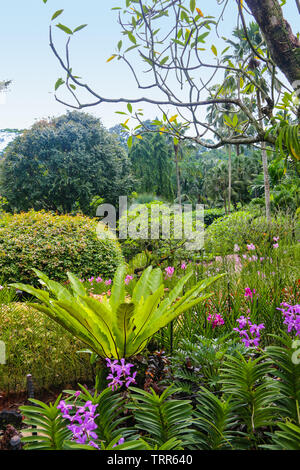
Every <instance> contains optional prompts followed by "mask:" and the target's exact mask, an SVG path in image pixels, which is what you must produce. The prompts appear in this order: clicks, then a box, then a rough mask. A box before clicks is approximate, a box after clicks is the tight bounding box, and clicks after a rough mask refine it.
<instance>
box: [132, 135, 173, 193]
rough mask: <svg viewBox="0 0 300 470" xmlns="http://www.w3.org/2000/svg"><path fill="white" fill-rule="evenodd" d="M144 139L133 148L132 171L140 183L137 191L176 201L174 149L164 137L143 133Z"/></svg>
mask: <svg viewBox="0 0 300 470" xmlns="http://www.w3.org/2000/svg"><path fill="white" fill-rule="evenodd" d="M141 135H142V139H141V140H137V141H136V142H135V143H134V144H133V145H132V147H131V149H130V152H129V158H130V160H131V162H132V171H133V173H134V175H135V177H136V178H137V180H138V181H139V183H138V187H137V191H138V192H141V193H155V194H157V196H158V197H163V198H165V199H166V200H172V199H174V189H173V185H172V173H173V169H174V164H173V161H172V148H171V147H170V145H169V144H168V142H167V139H166V137H165V136H164V135H160V134H159V133H158V132H157V133H154V134H152V133H151V134H145V133H141Z"/></svg>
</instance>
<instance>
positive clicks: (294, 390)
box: [266, 334, 300, 426]
mask: <svg viewBox="0 0 300 470" xmlns="http://www.w3.org/2000/svg"><path fill="white" fill-rule="evenodd" d="M276 338H277V339H278V340H279V341H280V342H281V343H283V345H284V347H283V346H275V345H274V346H268V347H267V349H266V354H267V356H268V357H269V358H270V359H271V360H272V362H273V363H274V364H276V368H274V369H273V370H272V371H271V375H272V376H273V377H275V378H276V379H277V380H275V384H276V388H277V392H276V393H275V395H274V401H275V403H276V406H277V407H278V411H279V414H280V415H281V416H282V417H283V418H287V419H290V420H293V421H294V423H296V424H297V425H298V426H300V363H298V364H297V363H296V362H295V361H293V360H292V359H293V354H294V350H293V347H292V342H293V340H292V338H290V337H289V336H288V335H287V334H282V335H281V336H280V337H279V336H276Z"/></svg>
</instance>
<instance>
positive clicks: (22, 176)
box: [1, 112, 133, 216]
mask: <svg viewBox="0 0 300 470" xmlns="http://www.w3.org/2000/svg"><path fill="white" fill-rule="evenodd" d="M130 167H131V165H130V161H129V159H128V157H127V154H126V153H125V151H124V149H123V148H122V146H121V145H120V144H119V142H118V141H117V140H116V139H115V138H114V137H113V136H112V135H110V134H109V133H108V132H107V131H106V129H105V128H104V127H103V126H102V124H101V123H100V121H99V119H97V118H95V117H94V116H91V115H89V114H86V113H82V112H68V113H67V114H66V115H63V116H60V117H57V118H53V119H51V120H49V121H46V120H44V121H40V122H38V123H36V124H34V125H33V126H32V127H31V129H29V130H26V131H25V132H24V133H23V134H22V135H20V136H18V137H17V138H16V139H15V140H14V141H13V142H12V143H11V144H10V145H8V147H7V148H6V149H5V152H4V156H3V158H2V160H1V169H2V170H1V195H3V196H5V197H6V198H7V200H8V203H9V207H10V209H11V210H15V211H21V210H23V211H24V210H29V209H32V208H33V209H35V210H41V209H44V210H54V211H57V212H59V213H70V212H72V211H77V212H78V211H79V210H81V211H83V212H84V213H85V214H90V212H91V208H90V201H91V200H92V198H93V196H100V197H104V198H105V200H106V202H109V203H111V204H116V203H118V197H119V194H127V193H130V191H131V190H132V184H133V180H132V175H131V171H130ZM91 215H93V216H95V215H96V214H95V213H93V214H91Z"/></svg>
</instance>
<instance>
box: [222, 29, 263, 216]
mask: <svg viewBox="0 0 300 470" xmlns="http://www.w3.org/2000/svg"><path fill="white" fill-rule="evenodd" d="M233 36H234V37H236V38H237V39H238V42H234V41H232V40H227V43H228V44H229V45H230V46H231V47H232V48H233V54H231V55H227V56H225V57H224V60H228V59H229V60H233V61H234V62H235V63H238V65H241V66H243V64H244V61H245V58H247V57H249V62H248V67H250V68H251V69H252V71H253V73H254V76H255V80H256V83H258V85H259V86H260V89H257V91H256V104H257V110H258V119H259V121H260V125H261V127H262V128H263V126H264V115H263V111H262V92H261V90H263V92H265V94H267V92H268V86H267V82H266V80H265V79H264V78H263V77H262V76H261V74H260V71H259V62H258V61H257V59H256V58H255V57H254V54H253V51H252V49H251V47H250V45H249V41H247V40H246V37H245V32H244V30H243V28H236V29H235V30H234V31H233ZM247 36H248V38H249V39H250V41H251V43H252V44H253V45H254V47H260V48H261V49H262V48H263V47H264V41H263V38H262V36H261V34H260V31H259V27H258V24H257V23H254V22H251V23H250V24H249V26H248V28H247ZM238 93H239V77H238ZM261 156H262V166H263V174H264V191H265V210H266V217H267V220H268V221H270V217H271V216H270V182H269V174H268V157H267V150H266V143H265V142H262V144H261Z"/></svg>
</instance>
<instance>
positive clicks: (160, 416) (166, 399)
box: [128, 385, 193, 449]
mask: <svg viewBox="0 0 300 470" xmlns="http://www.w3.org/2000/svg"><path fill="white" fill-rule="evenodd" d="M130 390H131V391H132V392H134V393H132V394H131V399H132V402H133V403H131V404H130V405H128V408H129V409H131V410H133V414H134V417H135V420H136V428H137V429H138V430H140V431H143V433H146V439H147V442H149V443H150V445H151V446H158V447H160V446H163V445H164V444H166V443H167V442H170V441H173V442H174V440H176V441H177V444H176V448H177V449H178V448H179V449H180V448H182V447H184V446H186V445H188V444H191V442H192V436H193V430H192V429H191V425H192V409H193V408H192V405H191V403H190V400H178V399H174V398H172V399H171V396H172V395H174V394H175V393H177V392H179V391H180V389H177V388H175V387H174V386H173V385H171V386H170V387H168V388H166V389H165V391H164V392H163V393H162V394H161V395H160V396H159V395H157V394H156V393H155V392H154V390H153V389H151V392H146V391H145V390H140V389H138V388H135V387H131V388H130Z"/></svg>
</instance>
